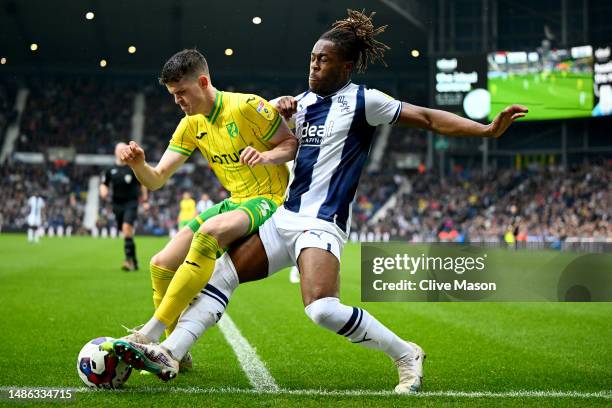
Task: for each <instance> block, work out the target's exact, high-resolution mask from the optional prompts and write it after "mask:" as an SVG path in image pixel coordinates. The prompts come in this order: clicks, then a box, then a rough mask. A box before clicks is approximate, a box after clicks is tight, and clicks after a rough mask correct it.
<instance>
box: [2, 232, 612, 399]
mask: <svg viewBox="0 0 612 408" xmlns="http://www.w3.org/2000/svg"><path fill="white" fill-rule="evenodd" d="M136 243H137V246H138V254H139V257H140V260H141V264H142V265H146V264H147V262H146V260H148V259H149V258H150V257H151V256H152V255H153V254H154V253H155V251H156V250H157V249H159V248H161V247H162V246H163V244H164V243H165V240H164V239H160V238H137V239H136ZM122 245H123V244H122V241H121V240H111V239H92V238H81V237H75V238H48V239H43V240H42V243H41V244H40V245H28V244H27V243H26V239H25V236H23V235H10V234H9V235H7V234H4V235H0V259H2V263H1V266H0V288H2V295H1V296H0V310H1V311H2V327H3V329H4V330H3V334H2V336H0V350H1V352H0V373H2V374H0V387H7V386H16V385H19V386H42V387H76V388H79V387H81V382H80V379H79V378H78V376H77V374H76V368H75V366H76V355H77V353H78V352H79V350H80V348H81V347H82V345H83V344H85V342H87V341H88V340H90V339H92V338H95V337H99V336H114V337H119V336H122V335H123V334H124V332H123V329H122V328H121V327H120V324H124V325H126V326H134V325H136V324H139V323H142V322H144V321H145V320H146V319H147V318H149V317H150V315H151V313H152V301H151V289H150V282H149V275H148V272H147V271H144V270H141V271H139V272H134V273H125V272H122V271H120V270H119V265H120V263H121V260H122ZM510 256H512V257H516V256H517V254H516V253H512V254H509V257H510ZM509 259H511V258H509ZM341 297H342V299H343V301H344V302H345V303H347V304H350V305H357V306H362V307H365V308H367V310H368V311H370V312H371V313H372V314H373V315H374V316H376V317H377V318H379V319H380V320H381V321H382V322H384V323H385V324H387V325H388V326H389V327H390V328H391V329H393V330H395V331H396V332H397V333H398V334H399V335H400V336H402V337H404V338H407V339H411V340H413V341H416V342H417V343H419V344H421V345H422V346H423V348H424V349H425V350H426V351H427V353H428V358H427V362H426V366H425V374H426V378H425V391H428V392H436V391H449V390H452V391H487V392H507V391H518V390H524V391H529V390H557V391H578V392H597V391H602V390H608V391H609V390H612V375H611V374H612V368H611V367H612V352H611V351H612V325H610V324H609V322H610V316H611V315H612V304H610V303H367V304H361V302H360V301H359V299H360V277H359V247H358V246H356V245H349V246H348V247H347V248H346V250H345V254H344V264H343V268H342V287H341ZM228 313H229V314H230V315H231V317H232V319H233V320H234V322H235V323H236V325H237V326H238V328H239V329H240V330H241V332H242V334H243V336H244V337H245V338H246V339H247V340H248V341H249V342H250V343H251V345H252V346H253V347H254V348H255V349H256V350H257V353H258V354H259V356H260V358H261V359H262V360H263V361H264V362H265V364H266V365H267V366H268V368H269V370H270V373H271V375H272V376H273V377H274V379H275V380H276V382H277V383H278V385H279V387H281V388H282V389H300V390H303V389H325V390H371V391H380V390H387V391H388V390H392V389H393V387H394V386H395V384H396V380H397V379H396V376H397V374H396V371H395V368H394V366H393V364H392V363H391V361H389V360H388V359H387V358H386V357H385V356H384V355H383V354H381V353H379V352H375V351H372V350H368V349H365V348H362V347H359V346H355V345H351V344H348V343H347V341H346V340H345V339H343V338H341V337H340V336H337V335H334V334H333V333H330V332H327V331H325V330H323V329H321V328H319V327H317V326H315V325H314V324H312V323H311V322H310V321H309V320H308V319H307V317H306V315H305V314H304V312H303V307H302V304H301V300H300V295H299V287H298V285H292V284H290V283H289V282H288V277H287V273H279V274H277V275H275V276H274V277H272V278H269V279H267V280H264V281H260V282H257V283H251V284H247V285H244V286H242V287H240V288H238V290H237V291H236V293H235V296H234V297H233V298H232V300H231V301H230V306H229V308H228ZM193 354H194V360H195V370H194V371H193V372H190V373H188V374H186V375H183V376H179V377H178V378H177V379H176V380H174V381H173V382H171V383H168V384H163V383H161V382H159V380H157V379H156V378H155V377H153V376H143V375H139V374H138V373H133V374H132V377H131V378H130V379H129V381H128V383H127V385H126V387H125V391H123V392H92V393H78V394H77V395H76V401H75V405H83V406H85V405H86V406H88V407H90V406H109V405H111V404H115V405H117V406H121V407H131V406H133V407H142V406H153V405H158V406H169V405H170V404H173V405H176V406H185V405H196V404H197V405H206V406H221V405H222V406H288V405H301V406H320V405H322V404H324V405H325V404H331V403H340V404H343V405H350V406H397V405H408V404H410V405H411V406H445V405H453V406H456V405H469V406H491V405H501V406H520V405H529V406H532V405H537V406H543V405H545V406H576V405H580V406H584V405H592V406H606V405H607V406H609V404H610V403H611V401H612V400H611V399H594V398H586V399H585V398H570V397H559V398H536V397H514V398H511V397H507V398H499V397H498V398H486V397H482V398H467V397H445V396H435V395H434V396H427V395H425V396H417V397H413V396H406V397H397V396H376V395H374V396H372V395H370V396H359V395H332V396H329V395H293V394H287V393H283V394H276V395H272V394H254V393H250V392H246V391H247V390H249V389H250V385H249V383H248V380H247V378H246V377H245V375H244V373H243V372H242V371H241V368H240V365H239V363H238V361H237V360H236V357H235V355H234V353H233V351H232V350H231V348H230V347H229V346H228V344H227V343H226V341H225V339H224V338H223V335H222V334H221V332H220V331H219V330H218V329H217V328H213V329H212V330H210V331H209V332H208V333H207V334H206V335H205V337H204V338H203V340H201V341H200V342H199V343H198V344H197V345H196V346H195V348H194V349H193ZM192 387H196V388H198V389H199V391H198V392H197V393H191V394H190V393H188V392H185V391H184V390H186V389H189V388H192ZM227 388H230V389H229V390H228V389H227ZM174 389H180V390H183V391H181V392H176V391H174V392H173V391H171V390H174ZM207 389H211V390H212V391H210V392H207V391H206V390H207ZM166 390H167V391H166ZM224 390H225V391H224ZM239 390H243V391H239ZM1 403H2V401H0V404H1ZM58 405H63V404H58ZM63 406H65V405H63Z"/></svg>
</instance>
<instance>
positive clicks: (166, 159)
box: [120, 141, 187, 191]
mask: <svg viewBox="0 0 612 408" xmlns="http://www.w3.org/2000/svg"><path fill="white" fill-rule="evenodd" d="M120 158H121V160H123V161H124V162H126V163H127V165H128V166H130V167H131V168H132V170H133V171H134V175H135V176H136V178H137V179H138V181H139V182H140V184H142V185H143V186H145V187H146V188H148V189H149V190H151V191H154V190H157V189H159V188H160V187H161V186H163V185H164V184H165V183H166V181H167V180H168V179H169V178H170V177H171V176H172V175H173V174H174V172H175V171H176V170H177V169H178V168H179V167H180V166H181V165H182V164H183V163H185V161H186V160H187V157H186V156H183V155H182V154H180V153H176V152H173V151H171V150H166V151H165V153H164V155H163V156H162V158H161V160H160V161H159V163H157V165H156V166H155V167H151V166H150V165H148V164H147V162H146V161H145V153H144V150H143V149H142V147H140V146H138V144H137V143H136V142H134V141H131V142H130V144H129V145H127V146H126V147H124V148H123V149H122V150H121V153H120Z"/></svg>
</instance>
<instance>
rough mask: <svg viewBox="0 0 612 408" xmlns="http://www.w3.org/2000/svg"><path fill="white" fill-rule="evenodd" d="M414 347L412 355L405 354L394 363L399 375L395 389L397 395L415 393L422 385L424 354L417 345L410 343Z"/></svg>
mask: <svg viewBox="0 0 612 408" xmlns="http://www.w3.org/2000/svg"><path fill="white" fill-rule="evenodd" d="M410 345H411V346H412V347H414V353H413V354H406V355H405V356H404V357H402V358H400V359H398V360H396V361H395V365H396V366H397V372H398V374H399V384H397V386H396V387H395V392H396V393H398V394H414V393H417V392H418V391H419V390H420V389H421V386H422V385H423V362H424V361H425V357H426V355H425V352H424V351H423V349H422V348H421V347H419V346H418V345H417V344H414V343H410Z"/></svg>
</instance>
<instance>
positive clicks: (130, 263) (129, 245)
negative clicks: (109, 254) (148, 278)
mask: <svg viewBox="0 0 612 408" xmlns="http://www.w3.org/2000/svg"><path fill="white" fill-rule="evenodd" d="M121 233H122V234H123V253H124V254H125V260H126V263H125V267H126V268H127V270H128V271H135V270H137V269H138V264H137V262H136V245H135V244H134V227H133V226H132V225H131V224H128V223H127V222H123V224H121Z"/></svg>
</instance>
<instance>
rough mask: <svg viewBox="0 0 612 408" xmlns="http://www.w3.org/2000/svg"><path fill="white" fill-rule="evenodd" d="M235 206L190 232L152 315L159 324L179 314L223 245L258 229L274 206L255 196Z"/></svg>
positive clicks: (199, 287)
mask: <svg viewBox="0 0 612 408" xmlns="http://www.w3.org/2000/svg"><path fill="white" fill-rule="evenodd" d="M235 208H236V209H232V210H230V211H228V212H224V213H222V214H219V215H217V216H215V217H212V218H210V219H208V220H206V222H205V223H204V224H202V225H201V226H200V228H199V229H198V232H196V233H195V234H194V237H193V240H192V241H191V245H190V248H189V252H188V253H187V256H186V257H185V261H184V262H183V263H182V264H181V266H180V267H179V268H178V269H177V271H176V274H175V275H174V277H173V278H172V281H171V282H170V285H169V286H168V290H167V291H166V295H165V296H164V298H163V299H162V301H161V304H160V305H159V307H158V308H157V310H156V311H155V318H156V319H157V320H159V321H160V322H161V323H163V324H165V325H166V326H168V325H169V324H171V323H172V322H173V321H175V320H176V319H177V318H178V317H179V315H180V314H181V312H182V311H183V310H185V308H186V307H187V306H188V305H189V303H190V302H191V301H192V299H193V298H195V296H196V295H197V294H198V293H200V290H202V288H203V287H204V285H206V283H207V282H208V281H209V279H210V277H211V275H212V273H213V271H214V267H215V261H216V260H217V256H218V255H219V254H220V253H222V252H223V248H226V247H228V246H229V245H230V244H231V243H232V242H234V241H235V240H237V239H238V238H240V237H243V236H245V235H247V234H248V233H250V232H252V231H253V230H256V229H257V228H259V226H260V225H261V224H263V222H264V221H265V220H266V219H267V218H269V217H270V215H271V214H272V213H273V212H274V210H275V209H276V205H275V204H274V203H273V202H271V201H270V200H267V199H264V198H257V199H253V200H250V201H249V202H246V203H244V204H240V205H238V206H236V207H235Z"/></svg>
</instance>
